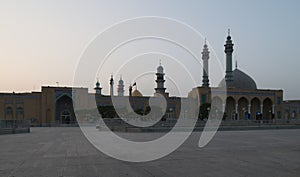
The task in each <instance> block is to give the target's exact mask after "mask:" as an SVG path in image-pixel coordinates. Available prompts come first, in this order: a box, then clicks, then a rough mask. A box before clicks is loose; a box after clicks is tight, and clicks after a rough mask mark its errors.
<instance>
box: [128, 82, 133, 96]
mask: <svg viewBox="0 0 300 177" xmlns="http://www.w3.org/2000/svg"><path fill="white" fill-rule="evenodd" d="M129 96H132V85H131V84H130V85H129Z"/></svg>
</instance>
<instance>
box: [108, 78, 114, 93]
mask: <svg viewBox="0 0 300 177" xmlns="http://www.w3.org/2000/svg"><path fill="white" fill-rule="evenodd" d="M109 85H110V96H114V78H113V75H111V76H110V80H109Z"/></svg>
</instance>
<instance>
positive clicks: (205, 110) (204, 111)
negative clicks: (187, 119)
mask: <svg viewBox="0 0 300 177" xmlns="http://www.w3.org/2000/svg"><path fill="white" fill-rule="evenodd" d="M210 107H211V104H210V103H203V104H202V105H201V106H200V109H199V115H198V118H199V119H201V120H203V119H207V118H208V116H209V110H210Z"/></svg>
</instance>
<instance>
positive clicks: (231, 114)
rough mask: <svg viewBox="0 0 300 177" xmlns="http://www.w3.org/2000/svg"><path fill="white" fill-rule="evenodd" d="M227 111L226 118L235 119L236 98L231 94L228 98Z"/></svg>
mask: <svg viewBox="0 0 300 177" xmlns="http://www.w3.org/2000/svg"><path fill="white" fill-rule="evenodd" d="M225 113H226V119H231V120H234V119H235V115H236V114H235V100H234V99H233V98H232V97H231V96H230V97H227V99H226V108H225Z"/></svg>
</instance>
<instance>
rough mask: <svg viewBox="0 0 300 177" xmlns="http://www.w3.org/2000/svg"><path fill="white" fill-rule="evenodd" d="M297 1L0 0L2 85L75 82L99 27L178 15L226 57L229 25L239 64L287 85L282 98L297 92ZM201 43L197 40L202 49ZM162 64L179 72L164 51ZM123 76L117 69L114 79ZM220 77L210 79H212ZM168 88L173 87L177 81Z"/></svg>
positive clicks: (272, 84)
mask: <svg viewBox="0 0 300 177" xmlns="http://www.w3.org/2000/svg"><path fill="white" fill-rule="evenodd" d="M299 7H300V1H297V0H294V1H293V0H288V1H274V0H266V1H258V0H254V1H237V0H226V1H225V0H224V1H212V0H207V1H201V0H195V1H179V0H178V1H175V0H163V1H158V0H157V1H153V0H152V1H139V0H129V1H113V0H109V1H92V0H91V1H83V0H82V1H75V0H64V1H58V0H57V1H55V0H49V1H41V0H36V1H34V0H32V1H29V0H28V1H22V0H19V1H14V0H7V1H4V0H3V1H1V2H0V60H1V65H0V75H1V77H0V83H1V84H0V92H12V91H15V92H30V91H39V90H40V87H41V86H47V85H51V86H55V85H56V82H59V85H60V86H71V85H72V81H73V75H74V71H75V70H76V67H77V63H78V61H79V59H80V57H81V55H82V53H83V52H84V51H85V49H86V47H87V46H88V45H89V44H90V42H91V41H92V40H93V39H95V37H96V36H97V35H98V34H99V33H100V32H102V31H103V30H105V29H107V28H108V27H109V26H111V25H113V24H116V23H118V22H120V21H122V20H126V19H130V18H136V17H141V16H161V17H168V18H172V19H175V20H178V21H181V22H183V23H185V24H187V25H189V26H191V27H193V28H194V29H196V30H197V31H198V32H199V33H200V34H202V35H203V36H204V37H206V38H207V41H208V44H209V48H210V49H211V50H214V51H215V53H216V55H217V57H218V58H219V59H220V61H221V64H224V61H225V55H224V46H223V45H224V43H225V40H226V36H227V29H228V28H230V29H231V36H232V38H233V43H234V44H235V45H234V54H233V56H234V60H237V61H238V68H239V69H241V70H243V71H244V72H246V73H247V74H249V75H250V76H252V77H253V78H254V80H255V81H256V83H257V85H258V88H262V89H283V90H284V99H300V92H299V88H300V82H299V74H300V70H299V66H300V57H299V52H300V45H299V41H300V35H299V32H300V22H299V18H300V11H299ZM202 46H203V44H201V45H199V53H200V52H201V50H202ZM152 59H153V62H152V64H153V65H151V66H149V67H152V68H153V71H155V70H156V67H157V66H158V64H159V63H158V61H159V59H158V58H155V56H154V58H152ZM149 60H150V59H149ZM114 64H115V65H117V63H112V65H114ZM138 64H139V63H138V62H137V63H134V62H133V63H132V65H131V66H132V67H133V68H137V67H139V65H138ZM162 64H163V66H164V68H165V71H166V75H168V73H176V72H177V74H178V72H180V70H177V69H174V67H171V66H169V67H168V61H164V60H163V59H162ZM106 70H107V73H106V74H104V75H101V76H99V80H100V82H101V85H102V87H103V92H104V94H108V88H109V85H108V83H109V75H110V74H111V73H113V72H114V69H113V67H112V68H111V70H112V71H111V72H109V71H110V67H109V66H107V68H106ZM128 70H130V68H128ZM211 72H213V70H212V71H211ZM122 75H124V78H123V79H124V81H125V86H126V89H127V87H128V84H129V82H130V81H131V82H133V81H134V80H135V79H134V78H129V75H126V69H124V71H123V73H122ZM199 76H200V77H201V76H202V68H199ZM174 77H175V76H174ZM118 78H119V75H117V76H116V81H115V83H116V84H115V85H117V80H118ZM148 79H150V80H148V81H147V79H146V80H145V79H144V80H141V81H140V82H138V85H139V90H141V92H143V93H145V95H149V94H151V93H153V92H154V90H153V87H155V82H154V80H153V84H152V85H151V84H150V85H147V84H148V83H149V82H150V81H151V79H152V78H151V77H149V78H148ZM153 79H154V76H153ZM178 82H179V81H178ZM186 82H188V81H186ZM180 83H181V82H180ZM93 84H94V80H92V81H91V84H89V85H86V87H89V88H90V92H92V87H93V86H94V85H93ZM182 84H185V83H184V82H182ZM143 85H144V86H143ZM186 85H187V86H188V87H190V88H189V90H191V89H192V88H191V87H193V85H191V86H190V83H186ZM216 85H217V82H213V81H212V86H216ZM167 91H168V87H167ZM169 92H170V94H171V95H176V93H175V92H173V93H172V89H170V90H169ZM126 93H127V90H126Z"/></svg>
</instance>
